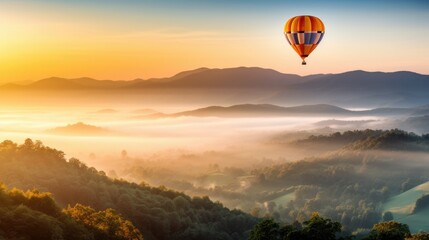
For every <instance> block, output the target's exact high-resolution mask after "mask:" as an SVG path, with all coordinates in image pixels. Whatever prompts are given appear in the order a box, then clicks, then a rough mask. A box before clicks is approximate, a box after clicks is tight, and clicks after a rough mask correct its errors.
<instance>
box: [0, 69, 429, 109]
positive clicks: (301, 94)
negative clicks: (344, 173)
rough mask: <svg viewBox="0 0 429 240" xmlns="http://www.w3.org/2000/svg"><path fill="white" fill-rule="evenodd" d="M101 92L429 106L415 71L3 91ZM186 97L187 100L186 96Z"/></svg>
mask: <svg viewBox="0 0 429 240" xmlns="http://www.w3.org/2000/svg"><path fill="white" fill-rule="evenodd" d="M53 89H55V90H56V91H74V90H87V91H93V90H99V91H109V93H111V94H123V95H127V94H124V93H137V94H139V95H141V97H142V98H145V99H146V98H147V99H149V100H151V99H150V96H149V95H147V94H143V93H148V92H149V93H151V94H152V93H153V92H154V90H156V91H155V92H156V94H158V96H159V95H162V96H168V97H171V99H174V100H169V101H177V97H179V96H180V97H181V98H180V99H181V101H183V102H185V101H187V102H195V101H201V99H203V100H204V101H205V102H208V103H210V105H215V104H229V105H233V104H239V103H269V104H280V105H289V106H290V105H309V104H316V103H327V104H332V105H339V104H340V105H341V106H377V107H381V106H402V107H403V106H410V105H414V106H416V105H423V104H427V103H428V102H429V95H428V94H427V92H428V91H429V75H422V74H418V73H414V72H407V71H400V72H390V73H385V72H366V71H361V70H358V71H350V72H344V73H339V74H315V75H308V76H299V75H295V74H285V73H280V72H278V71H275V70H272V69H265V68H258V67H238V68H225V69H209V68H199V69H195V70H191V71H185V72H181V73H178V74H176V75H174V76H172V77H167V78H152V79H147V80H143V79H135V80H132V81H112V80H95V79H92V78H76V79H65V78H47V79H43V80H39V81H36V82H32V83H30V84H26V85H25V84H16V83H9V84H5V85H2V86H0V91H6V90H7V91H11V90H17V91H30V92H35V91H36V92H37V91H39V90H53ZM183 96H185V97H183Z"/></svg>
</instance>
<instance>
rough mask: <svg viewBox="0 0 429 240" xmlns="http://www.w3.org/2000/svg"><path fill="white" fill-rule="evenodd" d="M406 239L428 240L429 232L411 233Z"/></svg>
mask: <svg viewBox="0 0 429 240" xmlns="http://www.w3.org/2000/svg"><path fill="white" fill-rule="evenodd" d="M406 240H429V233H427V232H419V233H416V234H413V236H411V237H408V238H406Z"/></svg>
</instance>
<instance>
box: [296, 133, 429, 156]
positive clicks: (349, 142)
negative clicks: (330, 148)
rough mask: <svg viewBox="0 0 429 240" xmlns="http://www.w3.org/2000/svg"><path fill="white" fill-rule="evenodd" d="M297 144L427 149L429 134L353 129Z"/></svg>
mask: <svg viewBox="0 0 429 240" xmlns="http://www.w3.org/2000/svg"><path fill="white" fill-rule="evenodd" d="M294 144H295V145H297V146H300V145H302V146H309V145H318V144H333V145H337V146H338V147H343V148H345V149H349V150H371V149H372V150H376V149H379V150H401V151H429V134H423V135H417V134H414V133H412V132H406V131H403V130H399V129H392V130H371V129H367V130H363V131H362V130H355V131H346V132H343V133H340V132H336V133H332V134H329V135H319V136H314V135H312V136H310V137H308V138H306V139H302V140H298V141H295V142H294Z"/></svg>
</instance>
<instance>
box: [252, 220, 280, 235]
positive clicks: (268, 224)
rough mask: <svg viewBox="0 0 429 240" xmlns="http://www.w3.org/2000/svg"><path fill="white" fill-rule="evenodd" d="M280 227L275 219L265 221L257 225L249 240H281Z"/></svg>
mask: <svg viewBox="0 0 429 240" xmlns="http://www.w3.org/2000/svg"><path fill="white" fill-rule="evenodd" d="M280 239H281V238H280V225H279V224H278V223H276V222H274V220H273V219H265V220H263V221H262V222H260V223H258V224H256V225H255V226H254V227H253V229H252V231H251V232H250V237H249V240H280Z"/></svg>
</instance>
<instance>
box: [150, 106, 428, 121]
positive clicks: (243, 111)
mask: <svg viewBox="0 0 429 240" xmlns="http://www.w3.org/2000/svg"><path fill="white" fill-rule="evenodd" d="M428 110H429V106H421V107H410V108H375V109H371V110H359V111H357V110H348V109H345V108H341V107H338V106H334V105H329V104H315V105H300V106H293V107H282V106H278V105H273V104H239V105H232V106H227V107H223V106H209V107H204V108H198V109H194V110H190V111H183V112H177V113H172V114H164V113H154V114H149V115H145V116H143V117H146V118H166V117H232V118H240V117H291V116H297V117H305V116H318V117H322V116H329V117H350V116H420V115H421V113H425V111H428Z"/></svg>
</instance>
